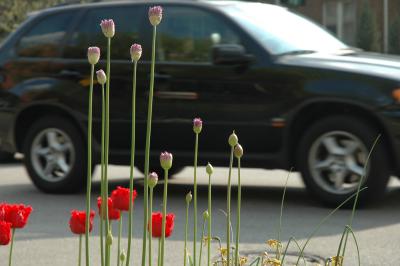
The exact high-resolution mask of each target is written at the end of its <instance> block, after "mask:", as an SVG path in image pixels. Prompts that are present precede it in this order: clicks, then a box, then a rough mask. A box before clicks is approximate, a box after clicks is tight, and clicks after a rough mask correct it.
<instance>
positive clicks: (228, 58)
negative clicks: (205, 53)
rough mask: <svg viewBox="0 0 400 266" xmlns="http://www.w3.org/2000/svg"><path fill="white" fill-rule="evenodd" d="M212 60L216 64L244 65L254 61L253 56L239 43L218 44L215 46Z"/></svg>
mask: <svg viewBox="0 0 400 266" xmlns="http://www.w3.org/2000/svg"><path fill="white" fill-rule="evenodd" d="M212 60H213V63H214V65H244V64H248V63H250V62H251V61H253V56H252V55H250V54H247V53H246V50H245V49H244V47H243V46H241V45H239V44H218V45H214V46H213V49H212Z"/></svg>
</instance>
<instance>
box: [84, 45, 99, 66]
mask: <svg viewBox="0 0 400 266" xmlns="http://www.w3.org/2000/svg"><path fill="white" fill-rule="evenodd" d="M87 57H88V61H89V63H90V64H91V65H95V64H97V62H99V59H100V48H99V47H96V46H94V47H89V48H88V51H87Z"/></svg>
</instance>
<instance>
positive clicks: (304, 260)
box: [281, 236, 307, 265]
mask: <svg viewBox="0 0 400 266" xmlns="http://www.w3.org/2000/svg"><path fill="white" fill-rule="evenodd" d="M292 241H293V242H294V243H295V244H296V247H297V249H298V250H299V251H300V252H301V247H300V245H299V242H297V240H296V238H294V237H293V236H292V237H290V238H289V241H288V243H287V245H286V248H285V252H284V253H283V255H282V260H281V265H284V264H283V262H284V261H285V257H286V253H287V251H288V248H289V245H290V243H291V242H292ZM301 258H302V259H303V262H304V265H307V262H306V259H305V258H304V256H303V255H302V256H301Z"/></svg>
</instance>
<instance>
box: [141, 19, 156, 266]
mask: <svg viewBox="0 0 400 266" xmlns="http://www.w3.org/2000/svg"><path fill="white" fill-rule="evenodd" d="M156 35H157V27H156V26H154V27H153V42H152V50H151V70H150V90H149V104H148V111H147V130H146V147H145V157H144V176H145V178H144V195H143V197H144V199H143V205H144V206H143V207H144V208H143V220H144V221H143V243H142V266H145V265H146V247H147V245H146V240H147V228H146V227H147V221H148V219H149V217H147V210H148V190H149V184H148V181H147V177H148V176H149V160H150V139H151V120H152V116H153V91H154V66H155V60H156ZM149 237H151V236H149Z"/></svg>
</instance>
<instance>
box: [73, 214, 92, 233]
mask: <svg viewBox="0 0 400 266" xmlns="http://www.w3.org/2000/svg"><path fill="white" fill-rule="evenodd" d="M94 216H95V211H90V217H89V232H92V229H93V219H94ZM69 228H70V229H71V232H72V233H74V234H78V235H79V234H84V233H86V212H85V211H77V210H72V211H71V218H70V219H69Z"/></svg>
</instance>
